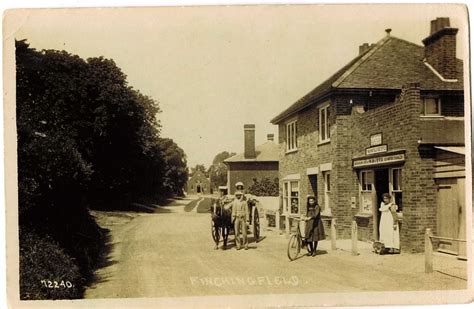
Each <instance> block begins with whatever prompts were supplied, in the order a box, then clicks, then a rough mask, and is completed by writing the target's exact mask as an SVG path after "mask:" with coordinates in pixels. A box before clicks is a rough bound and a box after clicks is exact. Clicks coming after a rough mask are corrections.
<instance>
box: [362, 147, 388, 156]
mask: <svg viewBox="0 0 474 309" xmlns="http://www.w3.org/2000/svg"><path fill="white" fill-rule="evenodd" d="M387 150H388V148H387V145H380V146H374V147H369V148H366V149H365V154H366V155H371V154H376V153H381V152H387Z"/></svg>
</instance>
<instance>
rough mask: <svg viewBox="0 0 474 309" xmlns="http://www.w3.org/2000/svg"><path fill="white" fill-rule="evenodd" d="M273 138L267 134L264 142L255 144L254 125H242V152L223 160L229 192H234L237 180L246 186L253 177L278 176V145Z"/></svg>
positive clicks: (272, 177) (270, 177) (271, 177)
mask: <svg viewBox="0 0 474 309" xmlns="http://www.w3.org/2000/svg"><path fill="white" fill-rule="evenodd" d="M273 140H274V136H273V134H268V135H267V141H266V142H265V143H264V144H262V145H259V146H255V125H253V124H246V125H244V152H243V153H239V154H237V155H235V156H232V157H230V158H227V159H226V160H224V163H225V164H227V167H228V169H227V188H229V191H228V193H229V194H234V192H235V184H236V183H237V182H239V181H241V182H243V184H244V186H245V188H248V187H249V186H250V185H251V184H252V183H253V181H254V179H258V180H260V179H263V178H265V177H268V178H269V179H274V178H278V159H279V147H278V144H276V143H275V142H274V141H273Z"/></svg>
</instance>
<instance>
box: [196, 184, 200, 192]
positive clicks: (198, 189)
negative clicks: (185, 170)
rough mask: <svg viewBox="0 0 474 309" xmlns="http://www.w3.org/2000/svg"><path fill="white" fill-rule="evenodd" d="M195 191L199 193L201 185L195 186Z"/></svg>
mask: <svg viewBox="0 0 474 309" xmlns="http://www.w3.org/2000/svg"><path fill="white" fill-rule="evenodd" d="M196 193H201V185H197V186H196Z"/></svg>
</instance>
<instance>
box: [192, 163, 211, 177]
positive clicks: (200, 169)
mask: <svg viewBox="0 0 474 309" xmlns="http://www.w3.org/2000/svg"><path fill="white" fill-rule="evenodd" d="M196 172H201V173H202V174H203V175H204V177H206V178H208V177H209V173H208V171H207V169H206V166H205V165H204V164H196V166H195V167H191V175H194V174H195V173H196Z"/></svg>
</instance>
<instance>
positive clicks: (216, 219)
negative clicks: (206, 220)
mask: <svg viewBox="0 0 474 309" xmlns="http://www.w3.org/2000/svg"><path fill="white" fill-rule="evenodd" d="M231 203H232V200H228V198H225V197H224V198H221V199H213V200H212V202H211V205H212V206H211V218H212V231H211V232H212V238H213V239H214V242H215V244H216V245H215V247H214V249H218V248H219V241H220V237H221V235H222V240H223V242H224V244H223V246H222V249H223V250H225V249H227V240H228V238H229V234H230V231H231V229H232V208H231V207H230V206H231Z"/></svg>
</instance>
